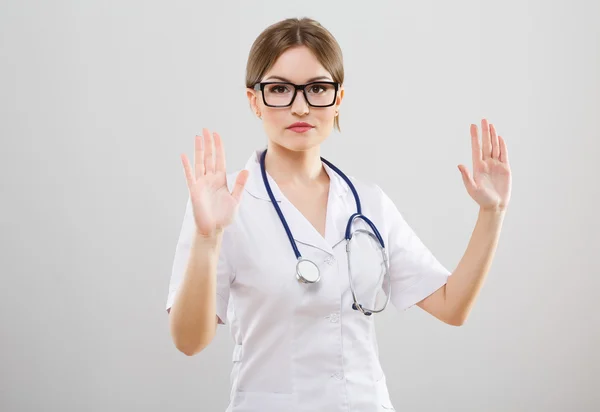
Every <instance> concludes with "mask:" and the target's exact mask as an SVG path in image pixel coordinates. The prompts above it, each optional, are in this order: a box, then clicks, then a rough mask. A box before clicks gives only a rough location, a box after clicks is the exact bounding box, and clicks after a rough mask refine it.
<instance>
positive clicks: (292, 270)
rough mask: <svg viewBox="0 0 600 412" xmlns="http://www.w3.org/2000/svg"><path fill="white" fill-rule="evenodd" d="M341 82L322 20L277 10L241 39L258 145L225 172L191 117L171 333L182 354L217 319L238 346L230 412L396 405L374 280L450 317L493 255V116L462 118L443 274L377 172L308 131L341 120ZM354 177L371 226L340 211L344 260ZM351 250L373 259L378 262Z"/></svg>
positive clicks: (202, 342)
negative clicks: (453, 264) (451, 258)
mask: <svg viewBox="0 0 600 412" xmlns="http://www.w3.org/2000/svg"><path fill="white" fill-rule="evenodd" d="M343 80H344V71H343V66H342V53H341V50H340V48H339V46H338V44H337V42H336V41H335V39H334V38H333V36H332V35H331V34H330V33H329V32H328V31H327V30H325V29H324V28H323V27H322V26H320V25H319V23H317V22H315V21H313V20H310V19H301V20H298V19H287V20H284V21H281V22H279V23H277V24H274V25H272V26H270V27H269V28H267V29H266V30H265V31H264V32H263V33H262V34H261V35H260V36H259V37H258V38H257V39H256V41H255V43H254V45H253V46H252V50H251V52H250V56H249V59H248V65H247V76H246V86H247V96H248V99H249V103H250V107H251V108H252V109H253V110H254V112H255V113H256V115H257V117H258V118H260V119H262V122H263V127H264V129H265V132H266V135H267V137H268V144H267V149H266V152H265V150H257V151H256V152H255V153H252V155H251V156H250V158H249V160H248V163H247V164H246V168H245V169H244V170H242V171H239V172H235V173H230V174H226V167H225V154H224V149H223V144H222V141H221V137H220V136H219V134H218V133H216V132H215V133H212V134H211V133H210V132H209V131H208V130H206V129H204V130H203V137H198V136H197V137H196V141H195V154H194V167H193V168H192V166H191V165H190V162H189V161H188V159H187V157H186V155H185V154H183V155H182V157H181V158H182V162H183V166H184V170H185V176H186V180H187V184H188V188H189V194H190V198H189V201H188V204H187V209H186V213H185V217H184V222H183V226H182V229H181V234H180V238H179V242H178V245H177V249H176V256H175V261H174V265H173V273H172V277H171V284H170V288H169V296H168V301H167V310H169V311H170V327H171V334H172V337H173V340H174V342H175V345H176V347H177V348H178V349H179V350H181V351H182V352H184V353H185V354H187V355H193V354H195V353H198V352H199V351H201V350H202V349H203V348H205V347H206V346H207V345H208V344H209V343H210V342H211V340H212V339H213V337H214V335H215V331H216V327H217V324H219V323H221V324H225V323H227V322H229V324H230V328H231V333H232V337H233V339H234V342H235V349H234V353H233V362H234V364H233V370H232V374H231V398H230V404H229V408H228V411H247V412H249V411H257V412H258V411H260V412H275V411H277V412H281V411H292V410H293V411H311V412H313V411H390V410H393V406H392V404H391V402H390V398H389V394H388V390H387V385H386V380H385V375H384V373H383V370H382V368H381V365H380V363H379V359H378V355H377V342H376V337H375V333H374V324H373V320H374V318H375V317H376V315H375V316H371V315H372V314H373V312H377V311H379V310H380V308H381V307H382V306H381V305H380V304H381V300H380V301H379V302H377V299H376V298H375V297H374V296H373V295H374V292H373V291H374V290H383V291H384V292H386V293H385V295H384V297H385V298H387V299H389V301H391V302H392V303H393V305H394V306H395V307H396V308H397V309H398V310H406V309H407V308H409V307H411V306H414V305H418V306H419V307H421V308H422V309H424V310H425V311H427V312H428V313H430V314H432V315H433V316H435V317H436V318H438V319H440V320H441V321H443V322H445V323H447V324H450V325H461V324H462V323H463V322H464V321H465V319H466V318H467V315H468V313H469V311H470V310H471V307H472V306H473V303H474V301H475V297H476V296H477V294H478V292H479V290H480V288H481V286H482V283H483V281H484V278H485V276H486V273H487V271H488V269H489V266H490V264H491V259H492V256H493V253H494V250H495V248H496V244H497V241H498V237H499V233H500V227H501V223H502V219H503V216H504V213H505V210H506V207H507V205H508V201H509V197H510V170H509V166H508V157H507V151H506V145H505V143H504V140H503V139H502V138H501V137H500V136H497V135H496V131H495V129H494V127H493V126H491V125H488V123H487V121H486V120H485V119H484V120H483V121H482V124H481V125H482V144H481V146H480V143H479V137H478V130H477V127H476V126H475V125H471V138H472V148H473V153H472V154H473V165H474V166H473V168H474V173H473V176H471V175H470V173H469V172H468V171H467V169H466V168H465V167H464V166H462V165H460V166H459V169H460V171H461V173H462V177H463V180H464V183H465V186H466V188H467V191H468V193H469V194H470V195H471V197H472V198H473V199H474V200H475V201H476V202H477V203H478V204H479V205H480V213H479V218H478V221H477V225H476V227H475V230H474V233H473V236H472V238H471V241H470V243H469V245H468V248H467V250H466V253H465V255H464V257H463V259H462V260H461V261H460V263H459V265H458V267H457V268H456V270H455V271H454V272H453V273H450V272H449V271H448V270H446V269H445V268H444V267H443V266H442V265H441V264H440V263H439V262H438V261H437V260H436V258H435V257H434V256H433V254H432V253H431V252H430V251H429V250H428V249H427V248H426V247H425V246H424V245H423V243H422V242H421V241H420V240H419V238H418V237H417V236H416V234H415V233H414V232H413V231H412V230H411V228H410V227H409V225H408V224H407V223H406V222H405V221H404V219H403V218H402V216H401V214H400V212H399V211H398V209H397V208H396V207H395V205H394V204H393V202H392V201H391V200H390V198H389V197H388V196H387V195H386V194H385V193H384V192H383V191H382V190H381V188H379V186H377V185H375V184H368V183H365V182H362V181H360V180H357V179H355V178H349V180H348V181H346V180H345V178H344V177H343V176H342V175H341V174H340V173H338V170H336V169H335V166H333V165H331V164H330V163H328V162H327V161H325V160H324V161H322V159H321V157H320V144H321V143H322V142H323V141H324V140H325V139H326V138H327V137H328V136H329V134H330V133H331V131H332V128H333V127H334V126H335V127H336V128H338V130H339V110H340V105H341V102H342V99H343V96H344V86H343ZM213 142H214V143H213ZM213 145H214V148H213ZM350 184H352V186H353V189H352V188H350ZM354 190H356V193H357V195H358V196H359V198H360V203H361V208H362V209H361V212H362V215H364V216H366V217H368V219H369V221H370V222H371V223H372V224H373V226H371V225H370V224H369V223H368V221H367V220H362V219H357V220H354V221H353V224H352V230H353V231H354V233H356V234H357V235H356V237H353V238H352V241H351V251H352V253H353V254H354V253H355V252H356V253H357V254H355V255H352V256H358V258H357V259H356V260H352V263H351V264H349V263H350V261H348V260H347V255H346V248H345V245H346V242H345V237H346V236H345V235H346V233H345V232H346V226H347V222H348V219H349V218H350V217H351V216H352V215H353V214H354V213H356V209H357V202H356V198H355V196H354ZM357 228H361V229H362V230H366V231H369V232H370V233H371V234H372V235H373V236H370V235H368V234H367V235H365V234H364V232H356V230H357ZM375 229H377V232H376V231H375ZM377 234H378V235H379V236H380V237H381V242H379V238H378V236H377ZM355 241H356V244H355V243H353V242H355ZM340 245H341V246H340ZM383 245H384V246H385V253H384V255H378V254H377V253H378V251H380V248H379V247H380V246H383ZM372 252H373V253H372ZM377 256H379V257H380V258H381V261H377V260H376V259H377ZM373 257H375V258H373ZM384 257H385V259H384ZM298 258H300V260H298ZM352 259H355V258H354V257H353V258H352ZM374 259H375V260H374ZM386 259H387V261H386ZM299 261H300V262H304V263H306V265H305V266H298V267H297V262H299ZM311 262H313V263H314V265H312V263H311ZM363 262H368V263H369V264H371V265H372V264H373V262H376V263H375V264H376V265H377V264H380V266H379V269H380V270H379V272H380V274H379V276H378V274H377V270H374V269H373V268H374V267H375V268H377V266H369V265H368V264H364V265H363ZM382 262H383V264H381V263H382ZM381 273H383V275H381ZM350 279H352V282H351V281H350ZM387 299H383V300H384V302H383V305H385V303H386V302H387ZM357 303H358V304H357ZM363 305H364V306H363ZM383 307H384V306H383ZM367 308H368V309H367Z"/></svg>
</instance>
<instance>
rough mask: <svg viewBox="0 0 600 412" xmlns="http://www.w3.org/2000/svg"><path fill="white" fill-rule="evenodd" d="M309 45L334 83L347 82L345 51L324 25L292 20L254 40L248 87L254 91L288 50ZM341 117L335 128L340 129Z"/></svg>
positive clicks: (306, 20)
mask: <svg viewBox="0 0 600 412" xmlns="http://www.w3.org/2000/svg"><path fill="white" fill-rule="evenodd" d="M297 46H306V47H308V48H309V49H310V50H311V51H312V52H313V54H314V55H315V56H316V58H317V60H318V61H319V63H321V65H322V66H323V67H324V68H325V70H327V71H328V72H329V73H330V74H331V77H332V78H333V81H334V82H338V83H339V84H340V85H341V84H343V82H344V64H343V58H342V50H341V48H340V46H339V44H338V42H337V40H336V39H335V38H334V37H333V35H332V34H331V33H330V32H329V31H328V30H327V29H325V28H324V27H323V26H321V24H320V23H319V22H317V21H315V20H313V19H310V18H308V17H304V18H302V19H297V18H289V19H285V20H282V21H280V22H277V23H275V24H272V25H271V26H269V27H267V28H266V29H265V30H264V31H263V32H262V33H261V34H260V35H259V36H258V37H257V38H256V40H255V41H254V43H253V44H252V48H251V49H250V54H249V55H248V62H247V64H246V87H249V88H253V87H254V85H255V84H256V83H259V82H260V80H261V79H262V77H263V76H264V74H265V73H266V72H267V71H268V70H269V69H270V68H271V67H273V65H274V64H275V61H276V60H277V59H278V58H279V56H281V55H282V54H283V53H284V52H285V51H286V50H288V49H290V48H292V47H297ZM339 118H340V116H339V114H338V115H337V116H336V118H335V120H334V127H335V128H336V129H337V130H338V131H341V130H340V123H339Z"/></svg>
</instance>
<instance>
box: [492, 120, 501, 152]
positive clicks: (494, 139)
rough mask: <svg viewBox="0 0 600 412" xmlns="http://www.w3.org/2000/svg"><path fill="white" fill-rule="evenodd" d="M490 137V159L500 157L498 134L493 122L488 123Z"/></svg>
mask: <svg viewBox="0 0 600 412" xmlns="http://www.w3.org/2000/svg"><path fill="white" fill-rule="evenodd" d="M490 139H491V141H492V159H498V158H499V157H500V146H499V143H498V136H497V135H496V128H495V127H494V125H493V124H490Z"/></svg>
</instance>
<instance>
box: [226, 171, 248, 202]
mask: <svg viewBox="0 0 600 412" xmlns="http://www.w3.org/2000/svg"><path fill="white" fill-rule="evenodd" d="M249 175H250V172H249V171H248V170H242V171H241V172H239V173H238V175H237V178H236V179H235V186H234V187H233V190H232V191H231V196H233V198H234V199H235V201H236V202H238V203H239V202H240V199H241V198H242V191H243V190H244V187H245V186H246V182H247V181H248V176H249Z"/></svg>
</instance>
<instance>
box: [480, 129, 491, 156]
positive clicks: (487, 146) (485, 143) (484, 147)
mask: <svg viewBox="0 0 600 412" xmlns="http://www.w3.org/2000/svg"><path fill="white" fill-rule="evenodd" d="M481 155H482V159H483V160H485V159H489V158H490V157H491V156H492V142H491V140H490V125H489V124H488V121H487V120H486V119H482V120H481Z"/></svg>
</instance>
